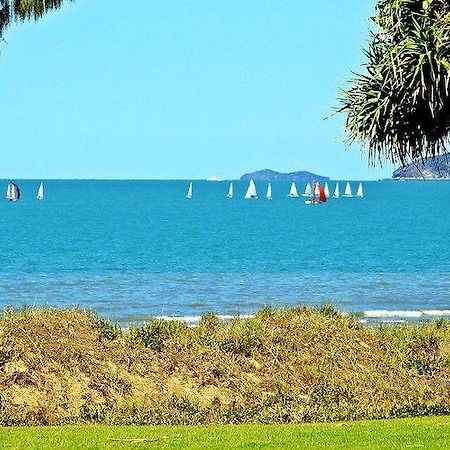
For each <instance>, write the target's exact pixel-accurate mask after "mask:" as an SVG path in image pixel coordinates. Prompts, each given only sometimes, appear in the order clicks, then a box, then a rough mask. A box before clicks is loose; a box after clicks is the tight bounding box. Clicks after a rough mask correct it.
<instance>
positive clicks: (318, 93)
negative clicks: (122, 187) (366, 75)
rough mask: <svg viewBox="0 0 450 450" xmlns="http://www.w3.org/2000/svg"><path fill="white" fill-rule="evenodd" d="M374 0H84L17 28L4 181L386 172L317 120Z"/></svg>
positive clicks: (5, 57)
mask: <svg viewBox="0 0 450 450" xmlns="http://www.w3.org/2000/svg"><path fill="white" fill-rule="evenodd" d="M124 4H126V5H130V6H129V7H127V8H126V9H124V8H123V5H124ZM374 4H375V2H374V0H358V1H354V0H339V1H335V0H322V1H317V2H314V1H312V2H311V1H306V0H271V1H267V0H266V1H265V0H245V1H242V0H226V1H210V0H203V1H201V0H196V1H194V0H190V1H189V0H179V1H178V0H177V1H175V0H153V1H149V0H133V1H132V2H123V1H122V0H108V1H107V2H105V0H76V1H75V3H73V4H68V5H66V6H65V7H64V8H63V9H62V10H60V11H58V12H55V13H52V14H50V15H48V16H46V17H45V18H44V19H43V20H41V21H39V22H37V23H27V24H19V25H18V26H15V27H13V28H11V29H10V30H9V31H8V32H7V34H6V36H5V39H6V42H5V43H3V44H2V45H1V54H0V86H1V88H0V105H1V106H0V108H1V121H0V145H1V148H2V164H1V165H0V177H2V178H131V179H135V178H144V179H153V178H186V179H191V178H206V177H208V176H211V175H217V176H218V177H220V178H237V177H239V176H240V175H241V174H242V173H244V172H249V171H253V170H257V169H262V168H272V169H275V170H279V171H293V170H310V171H313V172H316V173H319V174H322V175H327V176H330V177H332V178H339V179H346V178H350V179H377V178H381V177H386V176H390V174H391V172H392V169H393V168H392V167H390V166H389V165H386V166H385V167H384V168H383V169H380V168H376V169H374V168H369V167H368V166H367V156H366V155H365V154H363V155H361V153H360V151H359V150H358V149H357V148H349V149H346V148H345V145H344V139H343V134H342V131H343V125H344V118H343V117H334V118H331V119H329V120H326V121H324V120H323V119H324V118H325V117H326V116H329V115H330V114H331V113H332V108H333V106H335V105H336V104H337V102H336V100H335V99H336V97H337V95H338V92H339V87H340V86H342V85H343V84H344V82H345V80H346V79H348V77H349V75H350V71H351V70H352V69H357V68H358V66H359V65H360V64H361V62H362V47H363V45H364V42H365V40H366V39H367V36H368V27H369V22H368V17H369V16H370V15H371V14H372V13H373V9H374ZM131 5H132V7H131Z"/></svg>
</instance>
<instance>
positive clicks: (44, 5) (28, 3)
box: [0, 0, 72, 36]
mask: <svg viewBox="0 0 450 450" xmlns="http://www.w3.org/2000/svg"><path fill="white" fill-rule="evenodd" d="M69 1H72V0H0V36H3V33H4V31H5V29H6V28H7V27H8V26H9V25H10V24H11V23H13V22H16V21H25V20H38V19H39V18H41V17H42V16H43V15H44V14H45V13H47V12H49V11H51V10H54V9H58V8H60V7H61V5H62V4H63V3H67V2H69Z"/></svg>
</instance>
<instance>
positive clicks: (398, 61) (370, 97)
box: [339, 0, 450, 165]
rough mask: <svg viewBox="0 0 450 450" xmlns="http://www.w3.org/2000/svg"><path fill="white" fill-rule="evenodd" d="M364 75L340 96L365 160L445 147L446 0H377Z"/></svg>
mask: <svg viewBox="0 0 450 450" xmlns="http://www.w3.org/2000/svg"><path fill="white" fill-rule="evenodd" d="M373 21H374V23H375V25H376V26H377V31H376V32H375V33H373V35H372V37H371V40H370V42H369V44H368V47H367V49H366V50H365V55H366V63H365V69H366V71H365V73H363V74H358V75H356V76H355V77H354V78H353V79H352V80H350V82H349V87H348V88H347V89H345V90H344V91H343V93H342V96H341V98H340V99H339V102H340V108H339V111H341V112H343V113H345V114H346V115H347V120H346V132H347V137H348V142H355V141H356V142H358V143H359V144H360V145H361V146H362V147H365V148H368V152H369V163H370V164H376V163H382V161H384V160H386V159H387V160H389V161H391V162H393V163H400V164H401V165H405V164H407V163H408V161H411V160H418V159H419V160H423V159H425V158H426V157H429V156H435V155H438V154H441V153H444V152H445V151H446V144H447V140H448V135H449V132H450V96H449V91H450V2H448V0H428V1H423V0H379V1H378V4H377V8H376V15H375V17H374V18H373Z"/></svg>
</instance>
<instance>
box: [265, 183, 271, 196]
mask: <svg viewBox="0 0 450 450" xmlns="http://www.w3.org/2000/svg"><path fill="white" fill-rule="evenodd" d="M266 198H267V200H272V183H269V184H268V185H267V194H266Z"/></svg>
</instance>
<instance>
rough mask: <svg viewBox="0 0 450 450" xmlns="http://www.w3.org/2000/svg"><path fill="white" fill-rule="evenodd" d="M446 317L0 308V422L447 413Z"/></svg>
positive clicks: (262, 420)
mask: <svg viewBox="0 0 450 450" xmlns="http://www.w3.org/2000/svg"><path fill="white" fill-rule="evenodd" d="M449 380H450V323H449V322H448V321H446V320H439V321H435V322H429V323H426V324H410V325H404V326H396V327H377V328H367V327H364V326H362V325H361V324H360V323H359V322H358V321H357V320H355V319H353V318H352V317H350V316H348V315H342V314H339V313H338V312H337V311H335V310H334V309H333V308H332V307H330V306H324V307H322V308H318V309H313V308H304V307H299V308H293V309H286V310H271V309H267V308H266V309H263V310H261V311H259V312H258V313H257V314H256V315H255V316H254V317H252V318H248V319H235V320H231V321H228V322H222V321H221V320H219V319H218V318H217V317H216V316H214V315H211V314H208V315H205V316H204V317H203V318H202V320H201V321H200V324H199V325H198V326H197V327H195V328H189V327H188V326H187V325H186V324H185V323H182V322H170V321H164V320H150V321H148V322H147V323H145V324H144V325H142V326H139V327H134V328H130V329H122V328H120V327H118V326H117V325H114V324H111V323H109V322H106V321H104V320H102V319H100V318H98V317H97V316H95V315H94V314H92V313H91V312H88V311H82V310H78V309H74V310H51V309H31V310H25V311H11V310H10V311H6V312H5V313H4V314H3V315H2V316H1V317H0V425H11V426H20V425H70V424H86V423H103V424H115V425H169V424H170V425H200V424H246V423H247V424H248V423H255V424H256V423H259V424H283V423H291V424H292V423H302V422H333V421H334V422H335V421H342V420H361V419H380V418H398V417H408V416H425V415H441V414H450V390H449V389H448V385H449Z"/></svg>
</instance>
